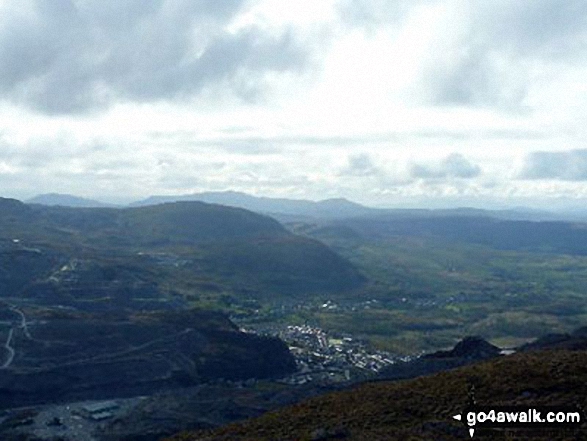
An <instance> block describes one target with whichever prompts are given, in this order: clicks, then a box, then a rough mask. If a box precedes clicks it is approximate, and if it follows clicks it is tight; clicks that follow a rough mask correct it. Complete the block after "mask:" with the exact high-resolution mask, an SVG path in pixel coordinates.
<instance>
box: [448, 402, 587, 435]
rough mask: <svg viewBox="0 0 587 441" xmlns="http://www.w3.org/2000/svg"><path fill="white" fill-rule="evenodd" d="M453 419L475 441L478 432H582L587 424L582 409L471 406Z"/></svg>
mask: <svg viewBox="0 0 587 441" xmlns="http://www.w3.org/2000/svg"><path fill="white" fill-rule="evenodd" d="M453 418H454V419H455V420H457V421H461V422H462V423H463V424H464V425H465V427H466V428H467V429H468V431H469V435H470V436H471V438H473V436H474V435H475V430H476V429H485V428H487V429H489V428H500V429H522V428H523V429H534V428H535V429H557V428H559V429H569V428H571V429H578V428H579V427H581V425H582V424H583V423H585V420H584V418H583V412H582V411H581V410H580V409H578V408H572V407H555V406H532V407H520V406H501V407H500V406H493V407H488V406H470V407H468V408H467V409H465V410H464V411H463V412H462V413H459V414H457V415H454V416H453Z"/></svg>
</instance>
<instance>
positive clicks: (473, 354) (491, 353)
mask: <svg viewBox="0 0 587 441" xmlns="http://www.w3.org/2000/svg"><path fill="white" fill-rule="evenodd" d="M500 352H501V349H500V348H498V347H497V346H494V345H492V344H491V343H489V342H487V341H486V340H484V339H482V338H481V337H465V338H464V339H463V340H461V341H460V342H458V343H457V344H456V345H455V347H454V348H453V349H451V350H449V351H438V352H434V353H432V354H426V355H424V356H422V357H419V358H417V359H415V360H412V361H409V362H405V363H397V364H394V365H391V366H389V367H387V368H385V369H384V370H383V371H382V372H381V373H380V377H381V378H385V379H405V378H414V377H419V376H422V375H429V374H433V373H435V372H440V371H446V370H449V369H454V368H457V367H460V366H466V365H468V364H472V363H475V362H478V361H481V360H487V359H490V358H494V357H497V356H499V354H500Z"/></svg>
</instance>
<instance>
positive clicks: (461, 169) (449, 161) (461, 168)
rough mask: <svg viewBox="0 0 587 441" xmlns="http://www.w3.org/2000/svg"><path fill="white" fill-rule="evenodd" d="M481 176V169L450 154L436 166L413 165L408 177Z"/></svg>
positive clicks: (459, 155) (458, 155)
mask: <svg viewBox="0 0 587 441" xmlns="http://www.w3.org/2000/svg"><path fill="white" fill-rule="evenodd" d="M480 174H481V167H479V166H478V165H476V164H472V163H471V162H469V161H468V160H467V159H466V158H465V157H464V156H463V155H461V154H459V153H452V154H450V155H449V156H447V157H446V158H444V159H443V160H442V161H441V162H440V163H438V164H421V163H414V164H412V165H411V167H410V175H411V176H412V177H413V178H420V179H443V178H463V179H468V178H475V177H477V176H479V175H480Z"/></svg>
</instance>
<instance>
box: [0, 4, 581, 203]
mask: <svg viewBox="0 0 587 441" xmlns="http://www.w3.org/2000/svg"><path fill="white" fill-rule="evenodd" d="M585 121H587V2H585V1H584V0H564V1H563V0H561V1H552V0H491V1H487V0H320V1H315V0H296V1H295V2H294V1H277V0H220V1H217V0H149V1H145V0H125V1H120V0H36V1H35V0H0V196H4V197H14V198H18V199H21V200H25V199H27V198H30V197H33V196H34V195H37V194H40V193H49V192H56V193H68V194H74V195H78V196H83V197H88V198H95V199H100V200H103V201H114V202H128V201H132V200H138V199H143V198H145V197H147V196H149V195H175V194H188V193H194V192H202V191H224V190H234V191H242V192H246V193H249V194H253V195H258V196H270V197H287V198H295V199H311V200H321V199H327V198H338V197H344V198H348V199H350V200H353V201H356V202H360V203H363V204H366V205H371V206H380V207H420V206H430V207H443V206H474V207H488V208H489V207H491V208H495V207H512V206H527V207H536V208H554V207H565V208H568V207H582V206H584V203H585V202H586V199H587V144H586V142H585V140H587V124H585Z"/></svg>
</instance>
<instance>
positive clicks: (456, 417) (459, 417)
mask: <svg viewBox="0 0 587 441" xmlns="http://www.w3.org/2000/svg"><path fill="white" fill-rule="evenodd" d="M453 418H454V419H455V420H457V421H461V419H462V416H461V414H460V413H459V414H458V415H454V416H453Z"/></svg>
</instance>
